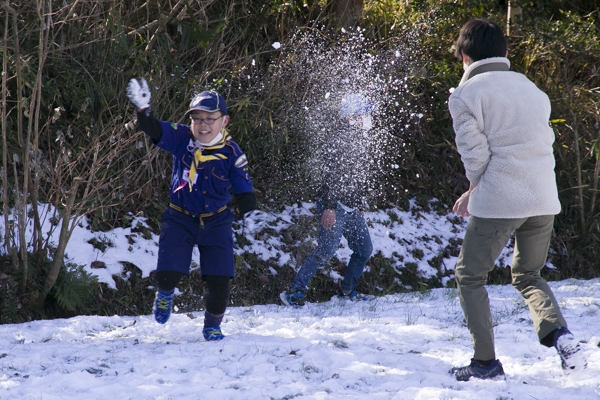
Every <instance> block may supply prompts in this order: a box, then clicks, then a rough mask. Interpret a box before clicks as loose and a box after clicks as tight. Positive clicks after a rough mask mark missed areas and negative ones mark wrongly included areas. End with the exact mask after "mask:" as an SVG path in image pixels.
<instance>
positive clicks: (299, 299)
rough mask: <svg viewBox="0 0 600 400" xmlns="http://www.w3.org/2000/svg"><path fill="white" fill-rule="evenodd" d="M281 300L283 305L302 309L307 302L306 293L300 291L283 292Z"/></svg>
mask: <svg viewBox="0 0 600 400" xmlns="http://www.w3.org/2000/svg"><path fill="white" fill-rule="evenodd" d="M279 298H280V299H281V301H282V302H283V304H285V305H286V306H288V307H294V308H298V307H302V306H303V305H304V302H305V296H304V293H302V292H299V291H296V292H292V291H290V292H288V291H283V292H281V294H280V295H279Z"/></svg>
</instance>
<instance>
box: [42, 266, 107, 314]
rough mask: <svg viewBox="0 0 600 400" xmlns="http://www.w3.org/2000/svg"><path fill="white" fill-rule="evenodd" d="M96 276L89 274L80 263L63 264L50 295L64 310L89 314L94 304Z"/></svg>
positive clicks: (96, 289) (96, 287)
mask: <svg viewBox="0 0 600 400" xmlns="http://www.w3.org/2000/svg"><path fill="white" fill-rule="evenodd" d="M97 291H98V278H96V277H95V276H93V275H91V274H89V273H88V272H87V271H85V269H84V268H83V266H81V265H72V264H68V265H65V266H64V267H63V268H62V269H61V271H60V273H59V275H58V280H57V281H56V285H55V286H54V288H53V290H52V292H51V293H50V295H51V296H52V297H53V298H54V299H55V300H56V303H57V305H58V306H59V307H60V308H61V309H62V310H63V311H66V312H69V313H73V315H77V314H89V313H90V312H91V311H92V309H93V308H94V306H95V297H96V293H97Z"/></svg>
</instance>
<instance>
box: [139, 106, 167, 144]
mask: <svg viewBox="0 0 600 400" xmlns="http://www.w3.org/2000/svg"><path fill="white" fill-rule="evenodd" d="M137 120H138V126H139V127H140V129H141V130H142V131H144V133H145V134H146V135H148V136H150V137H151V138H152V140H153V141H154V143H158V142H159V141H160V139H161V138H162V133H163V132H162V126H161V124H160V121H159V120H157V119H156V118H154V115H152V111H151V110H150V108H147V109H145V110H142V111H138V112H137Z"/></svg>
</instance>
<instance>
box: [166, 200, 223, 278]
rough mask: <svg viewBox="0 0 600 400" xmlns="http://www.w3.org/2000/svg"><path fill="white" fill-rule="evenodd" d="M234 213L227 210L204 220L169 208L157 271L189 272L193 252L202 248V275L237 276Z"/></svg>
mask: <svg viewBox="0 0 600 400" xmlns="http://www.w3.org/2000/svg"><path fill="white" fill-rule="evenodd" d="M232 221H233V213H232V212H231V211H230V210H229V209H226V210H225V211H223V212H221V213H219V214H216V215H214V216H212V217H208V218H204V219H203V225H204V228H202V227H201V225H200V219H199V218H198V217H196V218H194V217H192V216H189V215H186V214H184V213H182V212H180V211H176V210H173V209H172V208H167V210H166V211H165V212H164V213H163V214H162V228H161V231H160V241H159V245H158V264H157V266H156V270H157V271H178V272H181V273H182V274H185V275H187V274H188V273H189V272H190V265H191V263H192V251H193V249H194V246H195V245H197V246H198V250H199V251H200V271H201V273H202V275H217V276H231V277H233V276H234V260H233V232H232V229H231V223H232Z"/></svg>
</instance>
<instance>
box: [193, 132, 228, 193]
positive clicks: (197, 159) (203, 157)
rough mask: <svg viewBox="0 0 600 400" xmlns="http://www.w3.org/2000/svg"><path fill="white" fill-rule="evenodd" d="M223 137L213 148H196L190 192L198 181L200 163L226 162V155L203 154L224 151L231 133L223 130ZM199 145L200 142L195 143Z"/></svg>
mask: <svg viewBox="0 0 600 400" xmlns="http://www.w3.org/2000/svg"><path fill="white" fill-rule="evenodd" d="M221 135H222V138H221V140H219V141H218V142H217V143H215V144H213V145H212V146H208V147H202V146H201V145H200V146H199V147H196V148H195V149H194V150H193V152H192V153H193V155H194V159H193V160H192V166H191V168H190V185H189V187H190V192H191V191H192V186H193V185H194V184H193V182H194V181H195V179H196V169H197V167H198V165H200V163H203V162H207V161H215V160H226V159H227V156H226V155H225V154H220V153H217V154H208V155H204V154H203V153H202V152H203V151H204V150H217V149H222V148H223V147H225V144H226V143H227V141H228V140H229V139H230V138H231V137H230V136H229V132H228V131H227V129H223V130H221ZM194 144H195V145H196V144H199V143H198V142H195V143H194Z"/></svg>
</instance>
